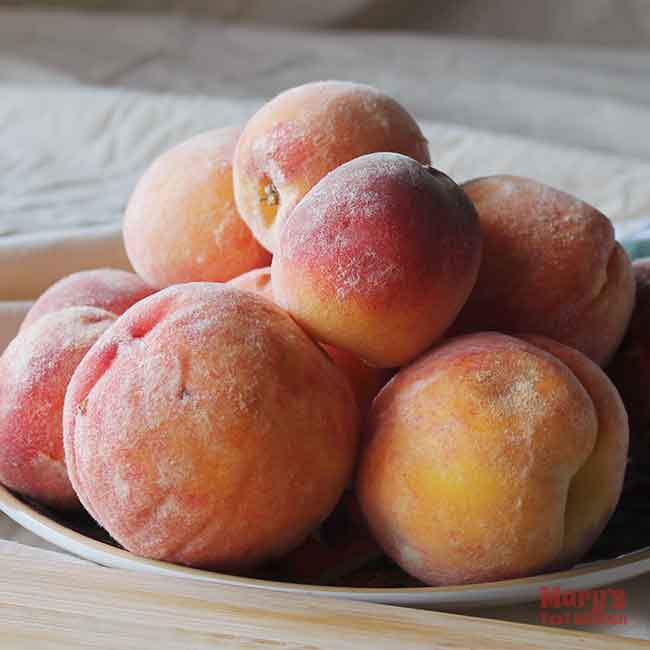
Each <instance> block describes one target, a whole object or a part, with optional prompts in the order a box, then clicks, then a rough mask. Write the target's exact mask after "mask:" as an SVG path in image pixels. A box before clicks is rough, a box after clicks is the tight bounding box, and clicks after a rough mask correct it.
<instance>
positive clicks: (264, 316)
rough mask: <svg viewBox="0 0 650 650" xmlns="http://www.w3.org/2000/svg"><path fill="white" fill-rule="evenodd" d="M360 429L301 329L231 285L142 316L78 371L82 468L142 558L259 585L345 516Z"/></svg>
mask: <svg viewBox="0 0 650 650" xmlns="http://www.w3.org/2000/svg"><path fill="white" fill-rule="evenodd" d="M357 420H358V414H357V410H356V406H355V404H354V397H353V395H352V391H351V389H350V387H349V385H348V383H347V381H346V380H345V378H344V377H343V376H342V375H341V373H340V372H339V371H338V370H337V368H336V367H335V366H334V364H333V363H332V362H331V361H330V360H329V359H328V358H327V356H326V355H325V354H324V353H323V352H322V350H320V348H319V347H318V346H316V345H315V344H314V343H313V342H312V341H311V339H309V337H308V336H307V335H306V334H305V333H304V332H303V331H302V330H301V329H300V328H299V327H298V326H297V325H296V324H295V323H294V322H293V320H292V319H291V318H290V317H289V316H288V314H286V313H285V312H284V311H282V310H281V309H280V308H279V307H277V306H276V305H274V304H273V303H271V302H270V301H268V300H265V299H263V298H260V297H259V296H256V295H254V294H252V293H250V292H247V291H241V290H239V289H235V288H232V287H229V286H227V285H222V284H218V283H190V284H183V285H177V286H175V287H170V288H168V289H165V290H163V291H161V292H159V293H157V294H155V295H153V296H151V297H150V298H147V299H145V300H143V301H141V302H140V303H139V304H138V305H136V306H135V307H133V308H132V309H130V310H129V311H128V312H127V313H126V314H124V315H123V316H122V317H121V318H120V319H118V321H117V322H116V323H115V324H114V325H113V326H112V327H111V328H110V329H109V330H108V331H107V332H106V333H105V335H104V336H103V337H102V338H101V339H100V340H99V341H98V342H97V343H96V344H95V345H94V346H93V348H92V349H91V350H90V352H89V353H88V355H87V356H86V357H85V358H84V360H83V361H82V363H81V364H80V365H79V367H78V368H77V371H76V372H75V374H74V376H73V378H72V381H71V382H70V386H69V388H68V393H67V395H66V402H65V410H64V443H65V454H66V462H67V464H68V468H69V473H70V480H71V482H72V485H73V486H74V488H75V490H76V491H77V494H78V495H79V498H80V500H81V502H82V503H83V504H84V506H85V507H86V508H87V510H88V511H89V512H90V513H91V514H92V515H93V517H94V518H95V519H96V520H97V521H98V522H99V523H100V524H101V525H102V526H103V527H104V528H106V530H107V531H108V532H109V533H110V534H111V535H112V536H113V537H114V538H115V539H116V540H117V541H118V542H120V544H122V545H123V546H124V547H125V548H127V549H128V550H130V551H132V552H133V553H137V554H139V555H143V556H146V557H151V558H157V559H163V560H168V561H172V562H179V563H182V564H188V565H192V566H200V567H213V568H219V569H223V570H229V571H236V570H243V569H246V568H248V567H252V566H254V565H256V564H258V563H260V562H262V561H264V560H267V559H269V558H273V557H278V556H281V555H284V554H285V553H287V552H288V551H290V550H291V549H293V548H295V547H296V546H298V545H299V544H300V543H301V542H302V541H303V540H304V539H305V538H306V537H307V536H308V534H309V533H310V532H311V531H312V530H313V529H315V528H316V527H317V526H318V525H319V524H320V523H321V522H322V521H323V519H324V518H325V517H326V516H327V515H328V514H329V513H330V512H331V511H332V509H333V508H334V506H335V505H336V503H337V501H338V500H339V498H340V497H341V494H342V493H343V490H344V488H345V486H346V485H347V483H348V481H349V479H350V474H351V471H352V468H353V464H354V462H355V455H356V448H357V445H358V431H357V429H358V421H357Z"/></svg>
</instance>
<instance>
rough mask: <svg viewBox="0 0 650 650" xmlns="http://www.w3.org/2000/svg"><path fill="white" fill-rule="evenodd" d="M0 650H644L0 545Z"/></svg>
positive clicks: (619, 641)
mask: <svg viewBox="0 0 650 650" xmlns="http://www.w3.org/2000/svg"><path fill="white" fill-rule="evenodd" d="M0 639H1V640H0V646H1V647H2V648H11V649H12V650H14V649H20V650H23V649H31V648H34V649H36V648H38V650H62V649H64V648H65V649H66V650H69V649H71V648H92V649H93V650H108V649H113V648H120V649H124V650H142V649H145V648H154V647H155V648H156V649H157V650H177V649H178V650H203V649H207V648H226V649H231V648H233V649H234V648H253V649H263V648H266V649H272V650H288V649H292V650H298V649H301V650H319V649H321V648H328V649H329V648H341V649H346V648H349V649H356V650H365V649H370V648H372V650H376V649H377V648H399V650H409V649H414V650H415V649H420V648H428V649H434V650H435V649H440V650H442V649H444V650H451V649H456V650H457V649H459V648H472V649H476V650H479V649H480V650H483V649H484V650H514V649H515V648H517V649H523V650H533V649H535V650H541V649H542V648H543V649H547V648H551V647H552V648H558V649H559V650H568V649H570V648H571V649H574V648H575V649H577V648H580V649H583V650H587V649H589V650H605V649H607V650H617V649H620V650H623V649H625V648H650V642H647V641H637V640H633V639H623V638H617V637H609V636H608V637H605V636H599V635H591V634H583V633H577V632H570V631H566V630H556V629H550V628H544V627H538V626H531V625H521V624H515V623H504V622H499V621H493V620H487V619H479V618H472V617H469V616H460V615H456V614H442V613H437V612H427V611H421V610H413V609H405V608H398V607H389V606H387V605H372V604H367V603H355V602H351V601H342V600H334V599H325V598H313V597H311V598H310V597H304V596H295V595H288V594H280V593H271V592H263V591H259V590H255V589H247V588H239V587H221V586H219V587H217V586H215V585H211V584H208V583H202V582H199V581H193V580H184V579H181V578H166V577H162V576H155V575H146V574H141V573H132V572H129V571H120V570H116V569H105V568H102V567H98V566H95V565H91V564H86V563H81V562H66V561H64V559H63V558H62V557H61V556H58V555H57V554H53V553H48V552H43V551H39V550H36V549H33V550H25V547H21V548H20V549H18V548H17V547H16V546H14V545H10V544H4V545H0Z"/></svg>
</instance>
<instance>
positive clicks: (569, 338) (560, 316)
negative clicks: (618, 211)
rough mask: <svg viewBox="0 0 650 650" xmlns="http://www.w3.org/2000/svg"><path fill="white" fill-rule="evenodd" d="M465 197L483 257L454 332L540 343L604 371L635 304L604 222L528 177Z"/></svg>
mask: <svg viewBox="0 0 650 650" xmlns="http://www.w3.org/2000/svg"><path fill="white" fill-rule="evenodd" d="M463 189H464V190H465V192H466V193H467V195H468V196H469V198H470V199H471V200H472V201H473V202H474V205H475V206H476V209H477V210H478V213H479V217H480V220H481V229H482V231H483V247H484V248H483V261H482V264H481V270H480V272H479V276H478V281H477V283H476V287H475V288H474V291H473V293H472V295H471V296H470V299H469V300H468V302H467V304H466V305H465V307H464V308H463V310H462V311H461V313H460V316H459V318H458V322H457V324H456V326H455V327H454V331H455V332H456V333H466V332H474V331H482V330H497V331H500V332H507V333H511V334H517V333H534V334H541V335H543V336H548V337H550V338H552V339H554V340H556V341H559V342H560V343H564V344H565V345H568V346H570V347H573V348H576V349H578V350H580V351H581V352H583V353H584V354H586V355H587V356H588V357H589V358H591V359H593V360H594V361H595V362H596V363H598V364H599V365H604V364H605V363H606V362H607V360H608V359H609V358H610V357H611V355H612V354H613V353H614V351H615V350H616V348H617V347H618V345H619V343H620V342H621V340H622V338H623V334H624V333H625V329H626V327H627V324H628V321H629V319H630V315H631V313H632V309H633V305H634V279H633V275H632V271H631V266H630V261H629V259H628V257H627V255H626V253H625V251H624V250H623V248H622V247H621V246H620V244H618V243H617V242H616V240H615V239H614V229H613V227H612V224H611V223H610V221H609V219H607V217H605V215H603V214H602V213H601V212H599V211H598V210H596V209H595V208H593V207H592V206H590V205H588V204H587V203H584V202H583V201H580V200H579V199H576V198H574V197H573V196H570V195H569V194H566V193H564V192H561V191H560V190H556V189H554V188H552V187H548V186H546V185H543V184H542V183H539V182H537V181H534V180H530V179H527V178H520V177H517V176H488V177H485V178H477V179H475V180H471V181H468V182H467V183H465V184H464V185H463Z"/></svg>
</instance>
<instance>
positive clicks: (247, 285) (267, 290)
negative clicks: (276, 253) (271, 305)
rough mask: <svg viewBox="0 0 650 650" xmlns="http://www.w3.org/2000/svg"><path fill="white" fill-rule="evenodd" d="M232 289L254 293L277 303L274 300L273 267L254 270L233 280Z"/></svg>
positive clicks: (231, 282) (230, 283)
mask: <svg viewBox="0 0 650 650" xmlns="http://www.w3.org/2000/svg"><path fill="white" fill-rule="evenodd" d="M228 284H229V285H230V286H231V287H237V288H238V289H244V290H245V291H252V292H253V293H256V294H257V295H258V296H264V297H265V298H266V299H267V300H271V301H272V302H275V300H274V298H273V285H272V284H271V267H270V266H265V267H263V268H261V269H253V270H252V271H249V272H248V273H243V274H242V275H239V276H237V277H236V278H233V279H232V280H231V281H230V282H229V283H228Z"/></svg>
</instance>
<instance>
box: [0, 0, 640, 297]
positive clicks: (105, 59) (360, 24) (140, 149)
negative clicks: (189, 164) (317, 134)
mask: <svg viewBox="0 0 650 650" xmlns="http://www.w3.org/2000/svg"><path fill="white" fill-rule="evenodd" d="M649 45H650V0H562V1H561V0H489V1H485V0H453V1H451V0H446V1H445V0H401V1H399V2H395V1H393V0H0V237H1V236H2V235H9V234H21V233H34V232H44V231H47V232H57V233H59V232H61V231H63V230H66V229H73V228H78V227H90V226H105V225H110V226H111V227H114V228H116V227H117V226H118V224H119V220H120V218H121V214H122V210H123V208H124V205H125V203H126V201H127V199H128V196H129V194H130V191H131V189H132V188H133V185H134V183H135V181H136V179H137V178H138V175H139V174H140V173H141V172H142V171H143V169H144V168H145V167H146V166H147V165H148V164H149V163H150V162H151V160H153V158H154V157H155V156H156V155H157V154H159V153H160V152H161V151H163V150H164V149H165V148H167V147H169V146H170V145H172V144H174V143H176V142H178V141H179V140H182V139H183V138H185V137H188V136H190V135H193V134H195V133H197V132H199V131H201V130H205V129H208V128H214V127H218V126H221V125H225V124H241V123H243V122H245V121H246V119H247V117H248V116H249V115H251V113H252V112H254V111H255V110H256V109H257V108H258V107H259V106H260V105H261V104H262V103H263V102H264V101H265V100H267V99H269V98H270V97H272V96H273V95H275V94H277V93H279V92H281V91H282V90H284V89H286V88H290V87H292V86H295V85H298V84H301V83H305V82H308V81H313V80H319V79H343V80H350V81H359V82H365V83H369V84H373V85H375V86H377V87H379V88H380V89H381V90H383V91H385V92H387V93H389V94H390V95H392V96H394V97H395V98H396V99H397V100H398V101H400V102H401V103H402V104H403V105H404V106H405V107H406V108H407V109H408V110H409V111H411V112H412V113H413V115H414V116H415V117H416V118H417V119H418V120H420V122H421V124H422V127H423V129H424V131H425V133H426V134H427V137H428V138H429V141H430V146H431V152H432V160H433V161H434V163H435V164H437V165H438V166H440V167H441V168H442V169H443V170H444V171H446V172H448V173H449V174H451V175H452V176H453V177H454V178H456V179H457V180H461V181H462V180H464V179H466V178H468V177H471V176H473V175H482V174H489V173H497V172H511V173H518V174H521V175H529V176H533V177H535V178H538V179H540V180H542V181H545V182H547V183H550V184H552V185H556V186H558V187H561V188H563V189H566V190H568V191H572V192H574V193H576V194H578V195H579V196H581V197H582V198H585V199H587V200H590V201H591V202H592V203H595V204H596V205H597V206H598V207H599V208H600V209H602V210H604V211H606V212H607V213H608V214H609V215H610V216H612V217H613V218H616V219H617V220H620V221H624V220H626V219H629V218H631V217H635V216H640V215H646V214H650V194H649V193H648V191H647V188H648V187H649V186H650V138H648V137H647V133H648V127H649V125H650V48H649ZM1 244H2V240H1V239H0V245H1ZM1 290H2V287H1V286H0V292H1Z"/></svg>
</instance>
